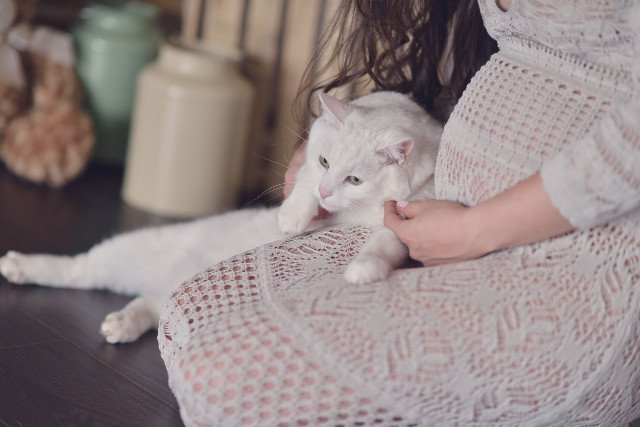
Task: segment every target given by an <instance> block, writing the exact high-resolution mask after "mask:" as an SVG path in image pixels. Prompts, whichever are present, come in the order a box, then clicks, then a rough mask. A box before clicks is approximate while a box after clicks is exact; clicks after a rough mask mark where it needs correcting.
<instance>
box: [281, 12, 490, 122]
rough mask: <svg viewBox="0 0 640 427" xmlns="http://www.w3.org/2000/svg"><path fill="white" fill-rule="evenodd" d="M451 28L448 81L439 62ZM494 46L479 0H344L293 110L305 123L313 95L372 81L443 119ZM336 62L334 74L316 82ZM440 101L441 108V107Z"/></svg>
mask: <svg viewBox="0 0 640 427" xmlns="http://www.w3.org/2000/svg"><path fill="white" fill-rule="evenodd" d="M491 1H493V0H491ZM450 28H454V29H455V30H454V32H453V38H452V40H451V49H450V53H451V54H452V55H453V68H452V71H451V76H450V78H449V81H448V84H447V86H446V87H445V86H443V85H442V84H441V83H440V80H439V78H438V64H439V63H440V62H441V60H445V61H446V58H443V55H444V54H445V47H446V42H447V35H448V33H449V29H450ZM495 51H497V45H496V43H495V41H494V40H493V39H491V38H490V37H489V35H488V34H487V32H486V30H485V28H484V25H483V23H482V18H481V16H480V10H479V8H478V2H477V0H446V1H443V0H343V1H342V2H341V3H340V5H339V6H338V9H337V10H336V13H335V14H334V16H333V17H332V19H331V21H330V22H329V24H328V26H327V27H326V29H325V31H324V33H323V35H322V36H321V39H320V43H319V45H318V48H317V49H316V51H315V52H314V54H313V56H312V58H311V61H310V62H309V65H308V66H307V69H306V71H305V73H304V76H303V79H302V83H301V86H300V90H299V92H298V97H297V100H296V107H294V109H295V115H296V117H297V119H298V120H299V121H300V122H304V121H305V120H306V119H308V118H309V117H310V116H311V115H312V111H313V109H312V108H311V100H312V99H313V97H314V95H315V93H316V92H318V91H323V92H328V91H331V90H332V89H336V88H339V87H349V86H351V87H353V85H357V84H358V83H361V82H362V81H363V80H365V81H368V80H370V81H371V82H373V84H374V86H375V89H376V90H392V91H397V92H402V93H405V94H407V95H409V96H410V97H411V98H412V99H414V100H415V101H416V102H418V103H419V104H420V105H422V106H423V107H424V108H425V109H426V110H427V111H429V112H430V113H432V114H434V115H436V116H437V117H438V116H439V117H440V118H441V119H443V120H445V119H446V117H447V116H448V111H450V109H451V108H452V107H453V105H454V104H455V103H456V102H457V100H458V99H459V98H460V96H461V95H462V92H463V91H464V88H465V87H466V85H467V84H468V83H469V80H470V79H471V77H473V75H474V74H475V72H476V71H477V70H478V69H479V68H480V67H481V66H482V65H483V64H484V63H485V62H486V61H487V60H488V59H489V56H490V55H491V54H492V53H494V52H495ZM336 63H337V67H338V72H337V74H335V75H334V76H332V77H330V78H329V79H328V80H325V81H320V82H317V81H316V79H317V76H318V75H320V74H321V73H324V72H325V71H326V70H328V69H329V68H330V67H331V66H332V65H334V64H336ZM443 99H444V100H445V101H444V103H445V106H444V108H443V107H442V106H438V104H442V101H440V102H438V100H443ZM439 110H444V113H442V111H439Z"/></svg>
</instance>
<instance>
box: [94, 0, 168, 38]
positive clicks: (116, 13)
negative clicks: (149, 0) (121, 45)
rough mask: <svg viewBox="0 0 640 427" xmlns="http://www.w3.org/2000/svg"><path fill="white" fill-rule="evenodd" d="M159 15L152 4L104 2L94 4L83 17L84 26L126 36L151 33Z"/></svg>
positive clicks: (105, 0) (104, 0)
mask: <svg viewBox="0 0 640 427" xmlns="http://www.w3.org/2000/svg"><path fill="white" fill-rule="evenodd" d="M158 14H159V10H158V8H157V7H155V6H153V5H150V4H143V3H139V2H135V1H131V2H117V1H107V0H102V1H94V2H92V3H91V4H90V5H89V7H87V8H86V9H85V10H84V11H83V13H82V17H83V20H84V24H85V25H88V26H90V27H92V28H94V29H95V30H101V31H105V32H110V33H118V34H121V35H123V36H126V35H137V34H140V33H144V32H147V31H149V29H150V27H152V26H154V25H155V22H156V19H157V17H158Z"/></svg>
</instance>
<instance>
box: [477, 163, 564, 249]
mask: <svg viewBox="0 0 640 427" xmlns="http://www.w3.org/2000/svg"><path fill="white" fill-rule="evenodd" d="M465 215H466V220H465V223H466V224H467V228H468V230H469V231H468V233H469V234H470V239H471V242H472V243H471V244H472V245H473V246H475V247H476V249H477V250H478V251H482V252H483V253H490V252H495V251H497V250H500V249H505V248H509V247H513V246H519V245H524V244H528V243H534V242H538V241H540V240H545V239H548V238H551V237H554V236H557V235H560V234H564V233H567V232H569V231H572V230H574V227H573V225H571V223H569V221H568V220H567V219H566V218H564V217H563V216H562V215H560V213H559V212H558V210H557V209H556V208H555V207H554V206H553V204H552V203H551V200H550V199H549V196H548V195H547V193H546V191H545V190H544V186H543V184H542V180H541V179H540V176H539V175H538V174H535V175H533V176H531V177H529V178H527V179H525V180H524V181H522V182H520V183H519V184H517V185H515V186H514V187H512V188H510V189H508V190H506V191H504V192H503V193H501V194H498V195H497V196H495V197H493V198H491V199H489V200H487V201H485V202H482V203H480V204H478V205H477V206H474V207H472V208H469V209H468V211H467V212H466V214H465Z"/></svg>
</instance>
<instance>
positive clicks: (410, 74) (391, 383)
mask: <svg viewBox="0 0 640 427" xmlns="http://www.w3.org/2000/svg"><path fill="white" fill-rule="evenodd" d="M478 8H479V9H478ZM340 10H341V12H340V14H339V15H338V18H337V21H336V22H337V23H336V26H334V27H333V28H334V29H335V28H342V31H343V32H342V33H341V34H342V37H340V38H339V40H338V41H339V47H340V48H341V49H342V51H341V55H342V57H341V58H342V62H341V73H340V74H339V75H338V76H337V77H336V79H335V80H333V81H331V82H329V84H328V85H326V86H323V87H321V89H327V90H328V89H331V88H333V87H337V86H342V85H344V84H347V83H350V82H352V81H353V80H354V79H356V78H359V77H361V76H363V75H369V76H370V77H371V78H372V79H373V80H374V82H375V83H376V84H377V86H378V87H380V88H383V89H394V90H399V91H403V92H406V93H409V94H411V95H412V96H413V97H414V98H415V99H416V100H418V101H419V102H421V103H422V104H423V105H424V106H425V108H427V109H432V108H433V107H434V105H435V102H434V100H435V99H437V98H438V95H441V94H442V93H443V92H444V91H445V89H444V88H443V85H442V84H441V83H440V82H439V81H438V79H437V77H438V74H440V77H441V78H442V80H443V81H446V82H447V86H448V90H449V92H450V93H451V94H452V96H453V98H454V100H456V99H458V98H459V99H458V101H457V104H456V106H455V108H454V110H453V112H452V113H451V115H450V117H449V118H448V121H447V123H446V126H445V131H444V134H443V138H442V142H441V148H440V153H439V157H438V164H437V168H436V195H437V199H439V200H438V201H434V200H431V201H423V202H414V203H406V202H403V201H398V203H397V206H396V205H395V204H394V202H389V203H388V204H387V205H386V206H385V208H386V216H385V221H386V224H387V226H388V227H390V228H391V229H392V230H394V231H395V232H396V234H397V235H398V236H399V237H400V238H401V239H402V240H403V241H404V242H405V243H406V244H407V245H408V247H409V249H410V252H411V256H412V257H413V258H415V259H417V260H419V261H421V262H422V263H423V264H425V265H436V264H445V263H449V264H448V265H441V266H435V267H429V268H416V269H402V270H399V271H396V272H394V274H393V275H392V276H391V277H390V278H389V279H388V280H387V281H385V282H380V283H376V284H369V285H363V286H355V285H347V284H346V283H344V281H343V280H342V278H341V271H342V269H343V268H344V266H345V265H346V264H347V263H348V261H349V260H350V258H351V257H352V256H353V254H354V253H355V251H356V250H357V247H358V246H359V245H360V244H361V243H362V242H363V241H364V239H366V236H367V233H368V231H367V230H364V229H361V228H357V227H356V228H348V227H344V228H335V229H329V230H323V231H320V232H318V233H315V234H313V235H311V236H303V237H301V238H294V239H290V240H288V241H285V242H279V243H277V244H274V245H270V246H268V247H264V248H259V249H258V250H256V251H253V252H251V253H248V254H244V255H242V256H238V257H235V258H234V259H232V260H229V261H228V262H226V263H222V264H221V265H219V266H217V267H216V268H214V269H212V270H211V271H209V272H208V273H207V274H205V275H201V276H199V277H198V278H196V279H195V280H194V282H193V283H189V284H186V285H185V286H183V287H182V288H181V289H180V290H179V291H178V292H177V293H176V294H175V295H174V298H173V299H172V301H170V302H169V303H168V304H167V305H166V306H165V309H164V313H163V315H162V316H161V317H162V319H161V325H163V327H164V332H165V333H164V337H162V336H161V337H160V338H161V339H160V344H161V348H162V352H163V357H164V358H165V360H166V361H167V366H168V368H169V373H170V379H171V381H172V384H173V387H174V391H175V392H176V395H177V397H178V399H179V401H180V403H181V408H182V414H183V418H184V419H185V421H186V422H187V423H193V424H196V423H205V424H206V423H219V424H221V425H290V426H293V425H339V424H343V425H375V424H379V425H450V424H457V425H575V424H581V425H582V424H589V425H617V424H623V423H626V422H629V421H630V418H631V417H632V416H633V414H634V413H635V412H637V410H638V408H637V406H636V405H637V403H636V402H637V399H638V398H639V397H640V392H638V390H640V373H639V372H638V369H637V367H638V364H639V363H640V354H639V352H638V347H637V342H638V339H640V330H639V326H640V324H639V323H638V313H639V307H638V305H639V302H640V299H639V291H638V290H637V289H636V287H637V285H638V283H639V281H640V249H639V248H640V210H639V209H638V208H639V207H640V120H639V118H640V5H639V4H638V2H637V1H634V2H630V1H623V0H620V1H604V0H602V1H599V0H594V1H589V2H575V1H573V0H572V1H558V0H554V1H552V0H535V1H534V0H513V2H512V3H510V2H509V1H507V0H499V1H498V2H496V1H495V0H479V1H478V2H477V3H476V2H475V1H452V2H428V1H423V2H417V1H415V2H409V1H397V2H393V1H388V2H377V1H375V2H374V1H353V2H346V3H345V4H343V5H342V7H341V9H340ZM478 10H479V12H480V13H481V15H482V21H483V22H484V26H485V27H486V30H487V31H488V34H489V35H490V36H491V37H492V38H493V39H495V40H496V41H497V44H498V49H499V51H498V52H497V53H496V54H494V55H492V56H491V58H490V59H489V60H488V62H486V64H484V65H483V66H482V67H480V65H481V64H482V62H483V61H486V60H487V58H488V56H489V53H490V52H491V51H492V49H493V46H492V44H491V42H490V40H488V39H486V38H483V37H485V36H483V34H484V33H483V32H482V28H481V27H479V25H480V20H479V19H480V18H479V15H478ZM340 24H342V25H340ZM450 27H451V28H455V31H454V35H453V37H452V38H451V46H452V52H453V59H452V64H453V67H452V70H451V73H450V75H448V74H449V73H448V72H443V69H446V67H440V69H439V67H438V65H439V64H440V65H443V64H446V59H447V58H446V57H443V53H442V52H444V51H445V39H446V36H445V35H446V34H447V28H450ZM465 39H466V41H465ZM469 41H471V42H474V43H477V45H475V46H473V48H471V49H469V48H467V49H465V43H468V42H469ZM467 46H468V45H467ZM478 68H479V70H478ZM476 70H477V73H475V71H476ZM438 71H440V73H438ZM445 71H446V70H445ZM474 73H475V75H474ZM472 75H473V79H471V81H470V83H469V84H468V85H467V82H468V81H469V78H470V77H471V76H472ZM463 92H464V93H463ZM294 169H295V168H294ZM398 212H400V213H402V214H404V215H405V216H406V217H407V218H408V219H401V217H400V216H399V215H398ZM500 249H502V250H500ZM487 254H488V255H487ZM483 255H485V256H483ZM457 261H465V262H457ZM454 262H456V263H454ZM205 297H206V298H205ZM209 298H213V299H216V300H218V301H219V303H218V305H217V307H218V308H217V309H215V308H214V310H216V311H215V313H214V318H213V320H211V319H208V318H205V317H204V316H197V315H193V316H191V315H186V316H185V315H184V313H185V310H194V308H197V306H198V304H201V302H200V301H201V300H205V299H209ZM189 301H191V303H190V302H189ZM185 318H187V319H188V321H187V320H185ZM180 348H184V349H183V350H180ZM174 357H175V360H174ZM279 423H280V424H279Z"/></svg>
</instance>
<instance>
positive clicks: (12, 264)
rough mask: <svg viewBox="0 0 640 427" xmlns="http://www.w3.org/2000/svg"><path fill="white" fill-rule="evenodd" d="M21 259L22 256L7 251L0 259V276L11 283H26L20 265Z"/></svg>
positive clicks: (25, 277)
mask: <svg viewBox="0 0 640 427" xmlns="http://www.w3.org/2000/svg"><path fill="white" fill-rule="evenodd" d="M22 258H24V255H22V254H20V253H18V252H14V251H9V252H7V254H6V255H5V256H3V257H2V258H0V274H2V275H3V276H4V277H5V278H6V279H7V280H8V281H9V282H11V283H16V284H23V283H26V282H27V275H26V274H25V271H24V269H23V267H22V263H21V260H22Z"/></svg>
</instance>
